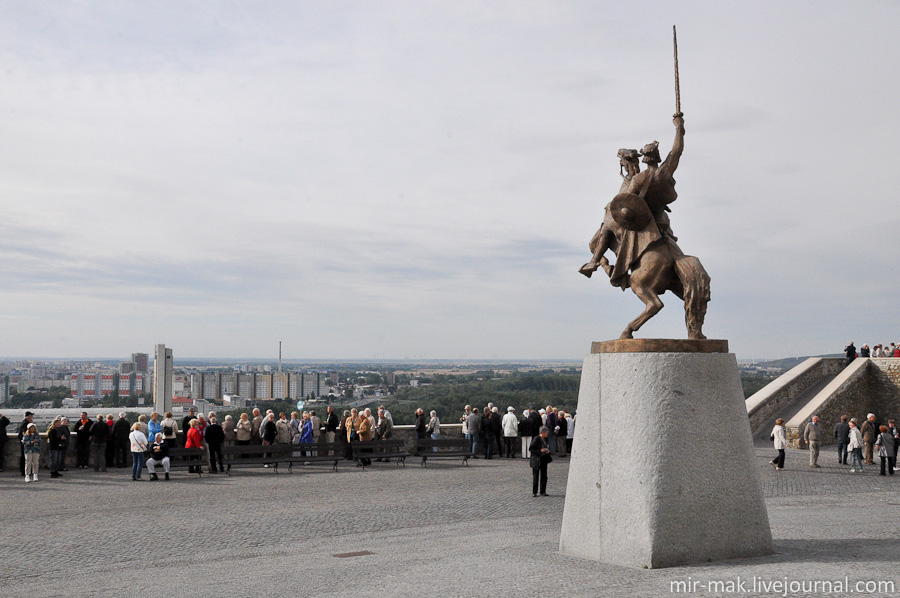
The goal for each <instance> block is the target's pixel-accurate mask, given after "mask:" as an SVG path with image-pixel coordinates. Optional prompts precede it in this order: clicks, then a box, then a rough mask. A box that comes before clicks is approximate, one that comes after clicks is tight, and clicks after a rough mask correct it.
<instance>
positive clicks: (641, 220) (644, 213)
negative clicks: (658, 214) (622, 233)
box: [609, 193, 653, 230]
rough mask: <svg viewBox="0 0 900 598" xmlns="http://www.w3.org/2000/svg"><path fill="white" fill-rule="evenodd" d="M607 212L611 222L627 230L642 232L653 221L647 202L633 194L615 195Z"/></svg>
mask: <svg viewBox="0 0 900 598" xmlns="http://www.w3.org/2000/svg"><path fill="white" fill-rule="evenodd" d="M609 211H610V212H611V213H612V217H613V220H615V221H616V222H617V223H619V225H620V226H621V227H622V228H625V229H628V230H644V228H645V227H646V226H647V225H648V224H650V221H651V220H652V219H653V214H651V213H650V208H648V207H647V202H645V201H644V200H643V199H641V198H640V197H638V196H637V195H635V194H634V193H619V194H618V195H616V196H615V197H614V198H613V200H612V203H610V204H609Z"/></svg>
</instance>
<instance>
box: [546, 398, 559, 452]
mask: <svg viewBox="0 0 900 598" xmlns="http://www.w3.org/2000/svg"><path fill="white" fill-rule="evenodd" d="M558 425H559V416H558V415H557V414H556V410H555V409H547V423H546V426H547V429H548V430H550V453H551V454H555V453H556V426H558Z"/></svg>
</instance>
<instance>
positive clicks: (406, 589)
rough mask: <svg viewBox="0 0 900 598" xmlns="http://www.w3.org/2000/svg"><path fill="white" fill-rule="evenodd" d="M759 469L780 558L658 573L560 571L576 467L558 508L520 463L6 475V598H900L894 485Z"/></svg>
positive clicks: (832, 471)
mask: <svg viewBox="0 0 900 598" xmlns="http://www.w3.org/2000/svg"><path fill="white" fill-rule="evenodd" d="M756 452H757V456H758V461H759V465H758V467H759V470H760V473H761V476H762V480H763V484H764V487H765V492H766V497H767V498H766V501H767V505H768V509H769V518H770V521H771V524H772V530H773V536H774V537H775V543H776V551H777V554H776V555H773V556H771V557H766V558H758V559H738V560H731V561H724V562H720V563H713V564H709V565H705V566H698V567H690V568H686V567H678V568H672V569H659V570H635V569H628V568H623V567H615V566H609V565H602V564H598V563H593V562H589V561H583V560H580V559H575V558H570V557H565V556H562V555H560V554H559V553H557V551H556V550H557V542H558V537H559V528H560V523H561V519H562V510H563V505H564V502H565V496H564V491H565V482H566V474H567V469H568V463H567V461H568V460H567V459H557V460H556V461H554V462H553V463H552V464H551V465H550V486H549V491H550V493H551V496H550V497H549V498H533V497H532V496H531V491H530V490H531V488H530V485H531V472H530V470H529V469H528V466H527V462H526V461H524V460H521V459H515V460H504V459H495V460H493V461H483V460H478V461H474V462H472V464H471V466H469V467H461V466H459V465H458V464H456V463H452V462H442V463H435V464H432V465H429V467H428V468H424V469H423V468H421V467H420V466H419V465H417V464H415V463H410V464H409V465H407V466H406V467H400V466H398V465H396V464H383V463H375V464H374V465H373V467H372V468H370V469H369V470H367V471H362V470H361V469H358V468H355V467H352V466H350V465H342V466H341V468H340V471H338V472H337V473H335V472H331V471H330V470H328V469H326V468H316V469H304V470H302V472H301V473H296V472H295V473H294V474H290V475H288V474H284V473H281V474H274V473H272V471H271V470H264V469H261V468H260V469H243V470H238V471H237V472H236V473H235V475H233V476H232V477H227V476H224V475H218V476H207V475H204V476H203V478H202V479H197V478H196V476H191V475H189V474H187V473H186V472H184V471H183V470H179V471H177V472H176V473H174V474H173V480H172V481H170V482H168V483H167V482H164V481H159V482H147V481H145V482H140V483H136V482H131V481H130V473H129V472H130V470H125V469H120V470H115V471H112V472H109V473H106V474H103V473H100V474H95V473H93V472H79V471H70V472H68V473H67V474H66V475H65V477H64V478H63V479H59V480H51V479H50V478H49V475H46V474H45V475H44V476H43V477H42V478H41V481H39V482H38V483H36V484H28V485H27V486H26V485H25V483H24V481H22V478H20V477H18V476H17V475H15V474H14V473H10V472H9V471H7V472H6V473H3V474H0V517H2V521H3V524H4V525H3V528H4V533H3V534H2V536H0V596H2V597H14V596H29V597H34V596H92V597H96V596H98V595H101V594H106V595H110V596H137V595H141V596H142V597H146V596H151V595H153V594H154V593H159V594H160V595H165V596H235V597H241V596H274V597H280V596H291V597H304V596H316V597H319V596H322V597H330V596H335V597H338V596H340V597H352V598H360V597H368V596H428V595H441V596H465V597H481V596H485V597H487V596H490V597H492V598H496V597H497V596H506V597H518V596H530V595H535V594H541V595H547V594H551V593H554V594H561V595H564V596H567V597H576V598H577V597H581V596H653V597H657V596H663V595H692V596H702V595H706V596H710V595H721V594H714V593H708V592H705V591H704V587H705V585H703V586H699V587H698V589H697V591H695V592H693V593H689V594H687V593H681V594H678V593H674V594H673V593H672V592H671V591H670V590H671V583H672V582H679V581H692V582H699V583H702V584H705V583H707V582H708V581H717V580H724V581H729V580H732V581H733V580H736V579H737V577H738V576H740V578H741V579H743V580H745V581H746V580H749V579H751V578H752V577H753V576H757V577H762V578H763V579H765V580H773V579H774V580H782V579H784V578H787V579H789V580H799V581H806V580H808V581H813V580H819V579H822V580H837V579H843V578H844V576H845V575H846V576H849V578H850V580H851V582H855V581H858V580H862V581H867V580H876V581H878V580H886V581H893V582H894V583H895V584H896V588H897V590H898V591H897V592H894V593H889V592H881V593H876V594H873V595H879V596H884V595H897V594H900V574H898V573H897V564H896V561H897V555H898V554H900V533H898V532H897V531H895V529H896V528H897V527H898V526H897V525H896V523H895V522H894V518H895V516H896V514H897V508H898V506H900V494H898V489H900V475H898V476H895V477H894V478H882V477H880V476H878V475H877V471H876V469H875V468H874V467H871V466H870V467H869V468H868V469H867V471H866V473H864V474H856V475H851V474H850V473H849V468H848V467H846V466H839V465H838V464H837V459H836V456H834V455H831V453H830V452H829V453H823V454H822V456H821V459H820V462H821V464H822V465H823V467H822V468H820V469H811V468H809V467H808V465H807V454H806V453H805V452H803V451H788V460H787V469H786V470H785V471H780V472H776V471H774V470H773V469H772V468H771V466H769V465H768V460H769V459H771V457H772V455H773V454H774V451H772V450H771V449H769V448H765V447H762V446H759V447H757V449H756ZM726 457H727V454H726V453H723V461H722V467H727V465H728V462H727V460H726V459H725V458H726ZM710 474H711V475H714V474H715V472H710ZM363 551H365V552H370V553H372V554H365V555H360V556H349V557H336V556H334V555H337V554H346V553H354V552H363ZM731 595H747V596H750V595H759V594H758V593H752V592H743V593H742V592H736V593H734V594H731ZM779 595H780V594H779ZM789 595H791V596H805V595H810V596H818V595H824V594H816V593H812V594H809V593H807V594H803V593H792V594H789ZM830 595H831V596H836V595H854V596H858V595H860V593H858V592H857V593H853V594H849V593H847V594H841V593H832V594H830Z"/></svg>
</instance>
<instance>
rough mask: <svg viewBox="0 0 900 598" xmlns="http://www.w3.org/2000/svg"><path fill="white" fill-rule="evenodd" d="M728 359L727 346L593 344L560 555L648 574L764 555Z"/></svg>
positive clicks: (742, 413) (752, 469)
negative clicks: (647, 570) (646, 570)
mask: <svg viewBox="0 0 900 598" xmlns="http://www.w3.org/2000/svg"><path fill="white" fill-rule="evenodd" d="M686 342H688V343H694V344H693V345H691V346H690V347H688V346H687V345H685V344H684V343H686ZM670 347H673V348H677V349H676V351H666V349H667V348H670ZM727 350H728V349H727V341H677V344H673V345H669V344H667V341H664V340H663V341H660V340H650V341H647V340H641V341H611V342H609V343H594V346H593V347H592V353H591V354H590V355H588V356H587V357H585V360H584V369H583V370H582V375H581V388H580V391H579V395H578V412H577V413H578V418H577V424H576V426H575V441H574V446H573V452H572V456H571V460H572V461H571V464H570V466H569V482H568V487H567V489H566V506H565V511H564V513H563V523H562V531H561V533H560V540H559V548H560V552H562V553H563V554H567V555H570V556H576V557H581V558H586V559H592V560H597V561H603V562H606V563H612V564H617V565H626V566H630V567H650V568H658V567H673V566H677V565H689V564H694V563H705V562H708V561H715V560H719V559H727V558H736V557H754V556H763V555H768V554H772V552H773V550H772V536H771V532H770V530H769V518H768V515H767V513H766V505H765V501H764V499H763V493H762V487H761V485H760V480H759V476H758V473H757V468H756V465H755V464H754V454H753V440H752V438H751V433H750V422H749V420H748V418H747V411H746V408H745V405H744V396H743V392H742V390H741V381H740V375H739V374H738V369H737V361H736V360H735V357H734V355H733V354H730V353H727ZM613 351H617V352H613ZM719 351H725V352H719ZM551 467H552V465H551Z"/></svg>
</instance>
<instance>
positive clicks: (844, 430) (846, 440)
mask: <svg viewBox="0 0 900 598" xmlns="http://www.w3.org/2000/svg"><path fill="white" fill-rule="evenodd" d="M834 439H835V440H837V449H838V463H843V464H844V465H846V464H847V448H848V447H849V446H850V424H848V423H847V416H846V415H842V416H841V421H840V423H838V424H837V425H835V426H834Z"/></svg>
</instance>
